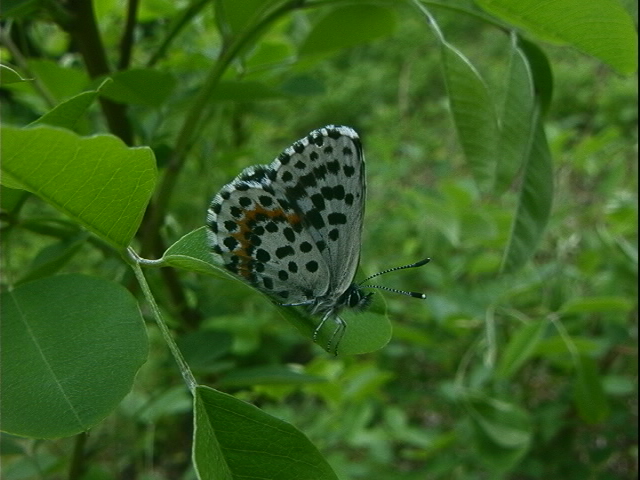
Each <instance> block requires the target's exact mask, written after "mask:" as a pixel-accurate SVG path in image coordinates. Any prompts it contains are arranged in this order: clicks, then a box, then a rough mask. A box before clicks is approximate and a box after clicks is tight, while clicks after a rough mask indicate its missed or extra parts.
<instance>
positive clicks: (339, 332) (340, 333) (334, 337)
mask: <svg viewBox="0 0 640 480" xmlns="http://www.w3.org/2000/svg"><path fill="white" fill-rule="evenodd" d="M332 315H335V314H334V313H333V312H327V313H325V314H324V315H323V317H322V320H320V323H318V326H317V327H316V328H315V330H314V331H313V341H314V342H316V340H317V339H318V334H319V333H320V330H322V327H323V326H324V324H325V322H326V321H327V319H328V318H329V317H331V316H332ZM334 319H335V322H336V329H335V330H334V331H333V333H332V334H331V337H330V338H329V341H328V342H327V348H326V350H327V351H329V350H330V349H331V345H335V346H334V348H333V353H334V354H335V355H336V356H337V355H338V345H340V342H341V341H342V337H344V332H345V330H346V329H347V324H346V323H345V321H344V320H342V319H341V318H340V317H338V316H335V317H334ZM316 343H317V342H316Z"/></svg>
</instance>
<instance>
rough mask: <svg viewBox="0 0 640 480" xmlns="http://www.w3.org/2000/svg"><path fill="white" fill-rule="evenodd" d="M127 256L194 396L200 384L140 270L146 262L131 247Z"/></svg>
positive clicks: (161, 331) (163, 335) (126, 258)
mask: <svg viewBox="0 0 640 480" xmlns="http://www.w3.org/2000/svg"><path fill="white" fill-rule="evenodd" d="M127 254H128V257H127V256H126V255H125V260H126V261H127V263H129V265H130V266H131V268H132V269H133V273H134V275H135V276H136V279H137V280H138V283H139V284H140V288H141V289H142V294H143V295H144V297H145V298H146V300H147V302H149V306H150V307H151V312H152V313H153V318H154V319H155V321H156V324H157V325H158V328H159V329H160V333H161V334H162V337H163V338H164V340H165V342H167V345H168V346H169V350H171V354H172V355H173V358H174V359H175V361H176V363H177V364H178V368H179V369H180V374H181V375H182V378H183V379H184V382H185V383H186V384H187V388H188V389H189V392H190V393H191V394H192V395H193V394H194V393H195V389H196V386H197V385H198V383H197V382H196V379H195V377H194V376H193V373H192V372H191V369H190V368H189V365H188V364H187V361H186V360H185V359H184V357H183V356H182V352H181V351H180V349H179V348H178V345H177V344H176V342H175V340H174V339H173V336H172V335H171V331H170V330H169V327H167V324H166V322H165V321H164V319H163V318H162V313H161V312H160V308H159V307H158V304H157V303H156V300H155V298H154V297H153V294H152V293H151V289H150V288H149V284H148V283H147V279H146V278H145V276H144V273H142V269H141V268H140V265H141V264H143V263H144V262H143V261H142V259H141V258H140V257H139V256H138V254H137V253H136V252H135V251H134V250H133V249H132V248H130V247H129V248H128V249H127Z"/></svg>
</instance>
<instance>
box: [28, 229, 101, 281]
mask: <svg viewBox="0 0 640 480" xmlns="http://www.w3.org/2000/svg"><path fill="white" fill-rule="evenodd" d="M88 235H89V233H87V232H86V231H84V230H82V231H80V233H79V234H76V235H74V236H71V237H68V238H63V239H62V240H60V241H58V242H56V243H53V244H51V245H47V246H46V247H45V248H43V249H42V250H40V251H39V252H38V254H37V255H36V257H35V258H34V260H33V262H32V264H31V265H30V267H29V269H28V270H27V271H26V272H25V275H24V276H23V277H22V278H20V283H25V282H30V281H33V280H35V279H37V278H42V277H45V276H50V275H53V274H54V273H56V272H58V271H59V270H60V269H61V268H62V267H63V266H65V265H66V264H67V262H69V260H71V259H72V258H73V256H74V255H75V254H76V253H77V252H78V250H80V248H81V247H82V246H83V245H84V244H85V243H86V242H87V236H88Z"/></svg>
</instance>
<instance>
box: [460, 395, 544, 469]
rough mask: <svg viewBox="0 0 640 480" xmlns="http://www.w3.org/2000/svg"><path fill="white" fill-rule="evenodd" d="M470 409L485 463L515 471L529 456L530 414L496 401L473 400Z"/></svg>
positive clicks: (515, 406) (475, 441)
mask: <svg viewBox="0 0 640 480" xmlns="http://www.w3.org/2000/svg"><path fill="white" fill-rule="evenodd" d="M466 406H467V409H468V411H469V413H470V418H471V421H472V425H473V429H474V444H475V447H476V448H477V450H478V451H479V452H480V455H481V458H482V460H483V461H484V462H486V463H487V464H488V465H489V466H490V467H491V468H492V469H494V470H498V471H505V470H508V469H510V468H512V467H513V466H514V465H515V464H516V463H517V462H518V461H519V460H520V459H521V458H522V457H523V456H524V455H525V454H526V453H527V451H528V450H529V447H530V445H531V441H532V439H533V428H532V424H531V419H530V417H529V414H528V413H527V412H526V411H525V410H523V409H522V408H520V407H519V406H517V405H515V404H513V403H509V402H505V401H502V400H498V399H495V398H484V397H483V398H473V399H471V400H470V401H468V402H467V404H466Z"/></svg>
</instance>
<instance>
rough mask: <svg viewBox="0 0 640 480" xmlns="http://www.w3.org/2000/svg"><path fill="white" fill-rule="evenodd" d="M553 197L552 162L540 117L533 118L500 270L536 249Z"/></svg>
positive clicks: (525, 258) (512, 268)
mask: <svg viewBox="0 0 640 480" xmlns="http://www.w3.org/2000/svg"><path fill="white" fill-rule="evenodd" d="M552 200H553V166H552V161H551V152H550V151H549V146H548V144H547V139H546V136H545V133H544V129H543V126H542V122H541V121H540V118H539V117H538V119H537V120H536V121H535V135H534V138H533V145H532V148H531V152H530V154H529V158H528V159H527V162H526V165H525V168H524V173H523V179H522V184H521V186H520V199H519V202H518V208H517V210H516V214H515V217H514V219H513V224H512V229H511V234H510V238H509V244H508V246H507V248H506V250H505V254H504V257H503V261H502V271H503V272H513V271H515V270H517V269H518V268H520V267H521V266H522V265H524V264H525V263H526V262H527V261H528V260H529V258H531V257H532V256H533V254H534V252H535V249H536V246H537V244H538V242H539V241H540V239H541V238H542V234H543V233H544V230H545V228H546V226H547V223H548V221H549V216H550V215H551V203H552Z"/></svg>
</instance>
